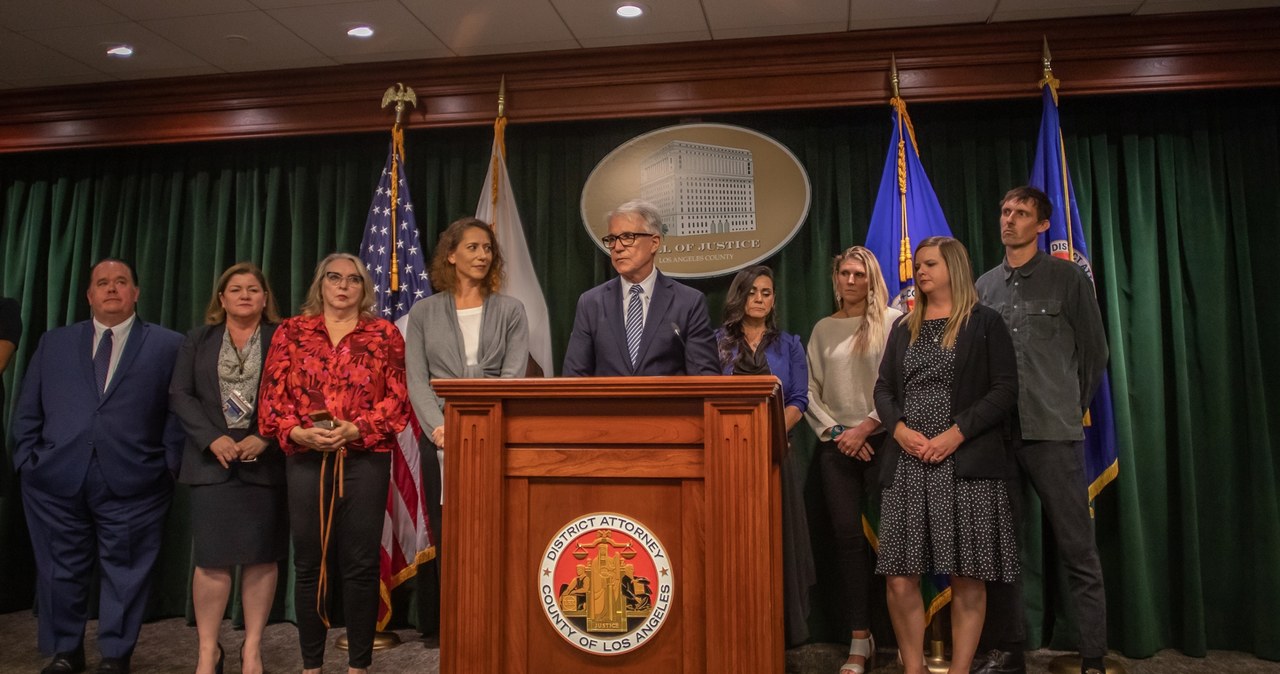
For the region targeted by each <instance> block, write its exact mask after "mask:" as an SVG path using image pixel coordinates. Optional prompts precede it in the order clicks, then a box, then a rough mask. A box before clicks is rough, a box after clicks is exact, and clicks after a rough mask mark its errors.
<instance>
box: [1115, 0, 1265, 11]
mask: <svg viewBox="0 0 1280 674" xmlns="http://www.w3.org/2000/svg"><path fill="white" fill-rule="evenodd" d="M1264 7H1280V0H1212V1H1211V2H1207V1H1206V0H1146V2H1144V3H1142V7H1140V8H1138V11H1137V12H1136V13H1137V14H1163V13H1173V12H1204V11H1214V12H1218V11H1225V10H1230V9H1261V8H1264Z"/></svg>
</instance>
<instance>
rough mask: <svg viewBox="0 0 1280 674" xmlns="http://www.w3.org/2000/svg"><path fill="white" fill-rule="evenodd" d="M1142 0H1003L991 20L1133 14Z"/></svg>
mask: <svg viewBox="0 0 1280 674" xmlns="http://www.w3.org/2000/svg"><path fill="white" fill-rule="evenodd" d="M1141 4H1142V0H1001V2H1000V5H999V6H998V7H996V11H995V13H993V14H992V15H991V20H992V21H993V22H995V21H1027V20H1031V19H1057V18H1062V17H1068V16H1101V15H1105V14H1132V13H1134V11H1136V10H1137V9H1138V7H1139V6H1140V5H1141Z"/></svg>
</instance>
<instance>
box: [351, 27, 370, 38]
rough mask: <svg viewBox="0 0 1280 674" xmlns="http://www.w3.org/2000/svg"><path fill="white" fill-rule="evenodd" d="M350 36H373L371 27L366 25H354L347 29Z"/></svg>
mask: <svg viewBox="0 0 1280 674" xmlns="http://www.w3.org/2000/svg"><path fill="white" fill-rule="evenodd" d="M347 35H350V36H351V37H373V29H372V28H370V27H368V26H356V27H355V28H352V29H351V30H349V31H347Z"/></svg>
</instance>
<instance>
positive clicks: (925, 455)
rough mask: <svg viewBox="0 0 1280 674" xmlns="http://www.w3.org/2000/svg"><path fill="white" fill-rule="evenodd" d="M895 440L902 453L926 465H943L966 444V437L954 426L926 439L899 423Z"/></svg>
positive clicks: (894, 432)
mask: <svg viewBox="0 0 1280 674" xmlns="http://www.w3.org/2000/svg"><path fill="white" fill-rule="evenodd" d="M893 439H894V440H897V441H898V446H899V447H901V448H902V451H904V452H906V453H908V454H910V455H911V456H914V457H916V458H917V459H920V460H921V461H923V462H925V463H942V461H943V460H944V459H946V458H947V457H948V456H951V455H952V454H954V453H955V451H956V449H957V448H959V447H960V443H962V442H964V435H963V434H962V433H960V429H959V427H957V426H956V425H955V424H952V425H951V428H948V429H947V430H945V431H943V432H941V433H939V434H937V435H935V436H933V437H932V438H926V437H924V434H922V433H920V432H919V431H913V430H911V429H910V428H907V425H906V424H905V423H903V422H901V421H899V422H898V425H897V426H895V427H894V429H893Z"/></svg>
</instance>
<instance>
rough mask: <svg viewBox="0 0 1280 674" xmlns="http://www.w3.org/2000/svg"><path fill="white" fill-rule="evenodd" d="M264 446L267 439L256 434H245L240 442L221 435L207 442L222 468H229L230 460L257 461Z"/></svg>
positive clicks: (265, 446)
mask: <svg viewBox="0 0 1280 674" xmlns="http://www.w3.org/2000/svg"><path fill="white" fill-rule="evenodd" d="M266 448H267V441H266V440H263V439H262V438H260V437H258V436H256V435H249V436H246V437H245V438H244V439H243V440H241V441H240V442H236V441H235V440H232V439H231V437H230V436H227V435H223V436H221V437H219V438H218V439H217V440H214V441H213V442H212V443H210V444H209V452H210V453H212V454H213V458H215V459H217V460H218V463H220V464H222V467H223V468H230V467H231V462H232V461H248V462H252V461H257V460H258V455H259V454H261V453H262V451H263V450H265V449H266Z"/></svg>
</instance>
